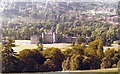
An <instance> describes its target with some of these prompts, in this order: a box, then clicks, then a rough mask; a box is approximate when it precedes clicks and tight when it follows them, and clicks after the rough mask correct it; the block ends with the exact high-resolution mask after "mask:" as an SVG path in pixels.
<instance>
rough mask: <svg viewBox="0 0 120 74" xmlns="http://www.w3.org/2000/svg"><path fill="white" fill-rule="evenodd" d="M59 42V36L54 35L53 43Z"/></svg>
mask: <svg viewBox="0 0 120 74" xmlns="http://www.w3.org/2000/svg"><path fill="white" fill-rule="evenodd" d="M57 41H58V34H56V33H53V43H56V42H57Z"/></svg>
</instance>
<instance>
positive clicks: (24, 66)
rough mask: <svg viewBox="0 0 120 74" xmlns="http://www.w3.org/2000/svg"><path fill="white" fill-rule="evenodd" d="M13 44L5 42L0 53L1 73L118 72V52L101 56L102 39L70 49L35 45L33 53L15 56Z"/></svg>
mask: <svg viewBox="0 0 120 74" xmlns="http://www.w3.org/2000/svg"><path fill="white" fill-rule="evenodd" d="M14 46H15V44H14V40H12V39H11V38H8V39H7V43H6V44H4V45H3V49H2V72H4V73H5V72H50V71H66V70H92V69H102V68H117V67H118V64H120V54H119V53H118V52H119V51H115V49H113V48H112V49H108V50H106V51H105V52H103V42H102V40H101V39H97V40H94V41H92V42H89V43H88V46H86V44H85V43H81V44H75V45H73V46H72V48H70V49H66V50H64V51H61V50H60V49H58V48H46V49H45V50H43V45H42V44H38V48H36V49H24V50H22V51H20V52H19V53H16V52H14V50H13V49H12V47H14Z"/></svg>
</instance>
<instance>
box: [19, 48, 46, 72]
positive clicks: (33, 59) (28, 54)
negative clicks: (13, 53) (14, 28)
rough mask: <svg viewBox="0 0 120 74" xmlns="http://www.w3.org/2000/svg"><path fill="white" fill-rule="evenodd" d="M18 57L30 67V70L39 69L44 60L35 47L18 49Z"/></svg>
mask: <svg viewBox="0 0 120 74" xmlns="http://www.w3.org/2000/svg"><path fill="white" fill-rule="evenodd" d="M19 59H20V60H22V61H23V62H25V63H26V64H27V65H29V67H31V71H34V70H33V69H32V68H34V69H35V70H37V71H41V70H40V69H41V65H42V64H43V63H44V61H45V60H46V59H45V58H44V57H43V55H42V53H41V52H40V51H39V50H37V49H24V50H22V51H20V52H19Z"/></svg>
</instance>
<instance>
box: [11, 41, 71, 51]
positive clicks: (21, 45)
mask: <svg viewBox="0 0 120 74" xmlns="http://www.w3.org/2000/svg"><path fill="white" fill-rule="evenodd" d="M15 44H16V47H13V49H14V51H15V52H20V51H21V50H23V49H34V48H37V45H36V44H30V40H15ZM43 47H44V49H45V48H50V47H55V48H60V49H61V50H62V51H63V50H65V49H68V48H71V44H69V43H54V44H43Z"/></svg>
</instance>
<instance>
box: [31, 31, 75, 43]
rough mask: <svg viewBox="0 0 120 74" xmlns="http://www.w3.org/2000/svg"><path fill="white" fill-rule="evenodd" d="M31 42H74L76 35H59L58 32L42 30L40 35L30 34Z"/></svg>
mask: <svg viewBox="0 0 120 74" xmlns="http://www.w3.org/2000/svg"><path fill="white" fill-rule="evenodd" d="M30 39H31V44H37V43H60V42H61V43H67V42H74V41H75V40H76V37H71V36H66V37H61V36H60V34H57V33H55V32H51V31H50V32H43V33H42V34H41V35H33V36H31V38H30Z"/></svg>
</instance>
